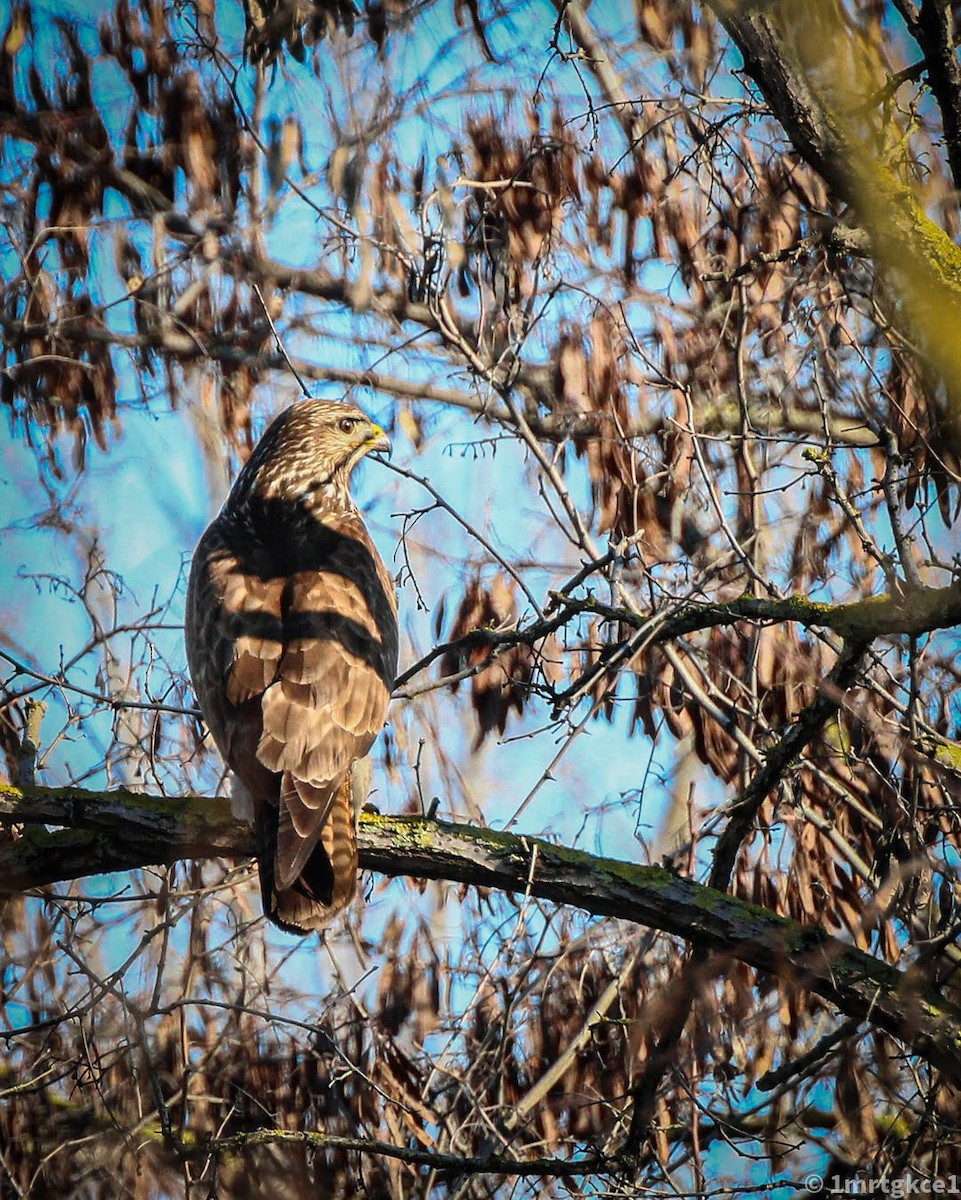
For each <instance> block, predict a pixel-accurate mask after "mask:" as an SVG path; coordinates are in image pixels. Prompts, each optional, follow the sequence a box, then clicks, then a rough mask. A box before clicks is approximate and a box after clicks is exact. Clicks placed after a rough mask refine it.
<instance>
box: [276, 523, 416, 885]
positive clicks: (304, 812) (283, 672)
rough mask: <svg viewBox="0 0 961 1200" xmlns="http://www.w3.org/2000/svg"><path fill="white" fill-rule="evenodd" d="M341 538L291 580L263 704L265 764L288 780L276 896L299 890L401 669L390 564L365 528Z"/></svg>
mask: <svg viewBox="0 0 961 1200" xmlns="http://www.w3.org/2000/svg"><path fill="white" fill-rule="evenodd" d="M336 532H337V535H338V536H337V537H336V538H335V539H334V540H333V542H332V544H331V546H330V547H329V553H328V555H327V557H326V558H325V561H324V563H323V565H322V566H321V567H320V569H317V570H305V571H299V572H297V573H295V574H293V575H291V576H290V577H289V578H288V579H287V580H286V585H285V588H284V595H283V602H282V610H281V618H282V623H283V643H284V644H283V651H282V654H281V657H280V662H279V664H278V669H277V676H276V679H275V681H274V682H273V683H271V684H269V685H268V687H267V688H266V690H265V692H264V695H263V699H262V710H263V732H262V734H261V737H260V742H259V744H258V746H257V757H258V759H259V760H260V762H261V763H262V764H263V766H264V767H266V768H267V769H268V770H270V771H275V772H277V773H279V774H281V775H282V782H281V789H280V814H279V823H278V832H277V850H276V858H275V886H276V888H277V890H278V891H284V890H285V889H287V888H289V887H291V886H292V885H293V883H294V882H295V881H296V880H297V878H298V876H299V875H300V873H301V871H302V870H303V869H304V866H305V864H306V863H307V861H308V859H309V858H310V856H311V854H312V852H313V849H314V847H315V846H316V844H317V841H318V839H319V838H320V836H321V833H322V831H323V829H324V826H325V822H326V821H327V818H328V815H329V813H330V812H331V806H332V805H333V803H334V800H335V797H336V796H337V793H338V789H340V788H341V786H342V785H343V784H344V781H345V779H346V776H347V773H348V771H349V770H350V767H351V765H352V763H354V762H355V761H356V760H357V759H358V758H362V757H363V756H364V755H365V754H366V753H367V752H368V750H369V749H370V747H371V745H372V743H373V741H374V739H375V738H376V737H377V734H378V733H379V731H380V729H381V727H382V726H383V723H384V718H385V717H386V714H387V705H388V701H389V699H390V689H391V686H392V684H393V676H394V671H395V669H396V657H397V626H396V615H395V613H396V609H395V601H394V596H393V588H392V587H391V585H390V581H389V579H388V578H387V576H386V571H385V569H384V567H383V564H382V563H381V562H380V560H379V558H378V557H377V553H376V551H375V550H374V548H373V545H372V543H371V542H370V539H369V537H368V535H367V531H366V529H365V528H364V526H363V524H362V523H361V522H360V520H359V518H357V519H356V520H355V521H354V522H351V523H349V524H348V523H347V519H345V520H344V521H343V522H342V528H341V529H339V530H337V531H336ZM351 869H352V871H353V873H354V874H356V863H354V865H353V867H352V868H351Z"/></svg>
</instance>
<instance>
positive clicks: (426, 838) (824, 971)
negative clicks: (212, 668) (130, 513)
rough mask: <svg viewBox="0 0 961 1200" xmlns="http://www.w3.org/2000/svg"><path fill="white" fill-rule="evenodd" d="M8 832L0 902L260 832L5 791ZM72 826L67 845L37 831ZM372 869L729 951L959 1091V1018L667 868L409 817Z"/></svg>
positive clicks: (194, 814)
mask: <svg viewBox="0 0 961 1200" xmlns="http://www.w3.org/2000/svg"><path fill="white" fill-rule="evenodd" d="M0 822H2V823H7V824H11V825H13V824H23V825H25V826H26V827H27V828H26V830H25V832H24V835H23V836H22V837H20V838H18V839H17V840H15V841H11V842H7V843H5V844H2V845H0V881H2V883H0V891H2V892H6V893H14V892H19V891H22V890H25V889H27V888H30V887H38V886H41V885H43V884H48V883H52V882H54V881H57V880H63V879H73V878H78V877H80V876H82V875H89V874H92V873H98V872H105V871H126V870H130V869H132V868H134V867H139V866H148V865H152V864H158V863H172V862H175V861H177V860H178V859H181V858H185V857H204V858H206V857H211V856H219V855H229V856H245V855H249V854H251V853H252V852H253V849H254V838H253V833H252V830H251V829H250V828H249V827H248V826H247V825H246V824H244V823H242V822H239V821H238V820H237V819H236V818H235V817H234V816H233V815H232V814H231V811H230V804H229V802H228V801H226V800H222V799H214V800H211V799H204V798H201V797H196V796H186V797H167V796H145V795H134V794H132V793H129V792H103V793H98V792H88V791H84V790H82V789H79V788H34V789H30V790H29V791H28V792H25V791H22V790H21V789H19V788H14V787H11V786H9V785H5V786H2V787H0ZM46 824H51V825H62V826H64V827H65V828H64V830H63V832H48V831H46V830H43V829H42V828H38V826H40V827H42V826H43V825H46ZM360 856H361V866H362V867H364V868H366V869H368V870H373V871H378V872H380V873H382V874H384V875H389V876H399V875H409V876H415V877H419V878H428V879H444V880H448V881H450V882H454V883H466V884H470V885H472V886H475V887H492V888H497V889H499V890H502V891H506V892H519V893H523V892H525V891H529V893H530V894H531V895H533V896H536V897H538V898H540V899H544V900H550V901H554V902H556V903H559V904H568V905H574V906H576V907H579V908H583V909H585V910H586V911H588V912H590V913H593V914H594V915H595V916H599V917H616V918H619V919H621V920H626V921H633V922H636V923H638V924H641V925H647V926H650V927H652V928H655V929H661V930H663V931H664V932H666V933H669V934H672V935H674V936H676V937H680V938H684V939H685V940H687V941H689V942H691V943H692V944H694V945H695V946H698V947H700V948H703V949H707V950H713V951H719V952H721V953H724V954H728V955H730V956H731V957H732V958H735V959H738V960H740V961H742V962H744V963H747V964H748V965H750V966H752V967H754V968H756V969H757V970H759V971H764V972H768V973H770V974H773V975H776V976H780V977H782V978H785V979H789V980H791V982H792V983H793V984H794V985H795V986H803V987H806V988H809V989H810V990H812V991H814V992H817V993H818V994H819V995H821V996H823V997H825V998H826V999H827V1000H830V1001H831V1002H832V1003H833V1004H834V1005H836V1006H837V1008H839V1009H840V1010H841V1011H842V1012H843V1013H844V1014H845V1015H846V1016H849V1017H854V1018H857V1019H863V1020H867V1021H870V1022H871V1023H873V1024H874V1025H877V1026H878V1027H880V1028H882V1029H884V1030H886V1031H887V1032H888V1033H890V1034H893V1035H894V1036H895V1037H898V1038H900V1039H901V1040H902V1041H904V1042H905V1043H906V1044H907V1045H908V1046H909V1047H910V1049H911V1051H912V1052H913V1053H915V1054H917V1055H919V1056H920V1057H922V1058H924V1059H926V1060H927V1061H928V1062H930V1063H931V1064H932V1065H933V1066H935V1067H937V1068H938V1069H939V1070H940V1071H942V1072H943V1073H944V1074H945V1075H946V1076H947V1077H948V1078H949V1079H951V1080H952V1081H953V1082H955V1083H959V1084H961V1009H959V1008H958V1007H956V1006H955V1005H954V1004H952V1003H950V1002H949V1001H946V1000H944V999H943V998H942V997H941V996H940V995H938V994H937V993H936V992H935V991H934V990H933V989H931V988H930V987H929V986H928V985H927V983H926V982H925V981H924V980H923V979H921V978H919V977H913V978H912V977H909V976H908V975H906V974H905V973H902V972H900V971H897V970H896V969H895V968H894V967H891V966H889V965H888V964H886V963H884V962H881V961H880V960H878V959H876V958H873V957H871V956H870V955H868V954H864V953H862V952H861V951H859V950H856V949H854V948H853V947H851V946H848V945H846V944H845V943H843V942H841V941H840V940H838V939H836V938H833V937H830V936H829V935H828V934H826V933H825V932H824V931H823V930H822V929H820V928H819V927H817V926H803V925H801V924H799V923H798V922H796V921H792V920H788V919H786V918H784V917H779V916H777V915H776V914H775V913H773V912H770V911H769V910H767V909H765V908H761V907H759V906H758V905H754V904H749V903H747V902H746V901H743V900H739V899H737V898H735V897H734V896H731V895H728V894H726V893H723V892H718V891H714V890H712V889H710V888H706V887H702V886H701V885H699V884H697V883H695V882H693V881H692V880H690V879H683V878H680V877H679V876H677V875H674V874H672V873H671V872H670V871H667V870H664V869H663V868H661V867H644V866H637V865H633V864H630V863H625V862H619V861H616V860H614V859H604V858H597V857H595V856H594V855H590V854H585V853H583V852H581V851H578V850H573V849H570V848H567V847H564V846H555V845H552V844H551V843H549V842H545V841H542V840H541V839H538V838H530V837H519V836H515V835H513V834H508V833H499V832H495V831H494V830H489V829H476V828H472V827H470V826H467V825H454V824H449V823H446V822H442V821H432V820H427V819H423V818H412V817H385V816H377V815H364V816H362V818H361V822H360Z"/></svg>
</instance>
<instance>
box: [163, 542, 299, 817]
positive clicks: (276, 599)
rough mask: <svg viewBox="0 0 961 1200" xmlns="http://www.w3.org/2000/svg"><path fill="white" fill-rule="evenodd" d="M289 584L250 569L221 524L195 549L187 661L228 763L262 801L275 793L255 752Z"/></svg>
mask: <svg viewBox="0 0 961 1200" xmlns="http://www.w3.org/2000/svg"><path fill="white" fill-rule="evenodd" d="M284 584H285V581H284V580H283V579H279V578H278V579H264V578H262V577H261V576H260V575H259V574H258V573H257V572H256V571H255V570H253V569H250V568H245V566H244V565H242V563H241V560H240V559H239V558H238V556H237V554H236V553H235V549H234V547H233V544H232V539H231V537H230V535H229V532H228V531H225V530H224V529H223V528H222V526H221V523H220V521H219V520H218V521H215V522H213V524H212V525H211V526H210V527H209V528H208V530H207V532H206V533H205V534H204V536H203V538H202V539H201V541H200V544H199V545H198V547H197V550H196V552H195V554H194V559H193V564H192V566H191V572H190V581H189V584H188V587H187V608H186V620H185V635H186V643H187V660H188V663H189V666H190V675H191V679H192V680H193V685H194V691H195V692H196V693H197V699H198V701H199V702H200V708H201V711H202V712H203V714H204V717H205V719H206V721H207V724H208V726H209V728H210V732H211V733H212V735H213V738H214V741H215V742H216V743H217V746H218V748H219V750H220V752H221V754H222V755H223V758H224V761H225V762H226V763H227V765H228V766H229V767H230V768H231V770H232V771H234V772H235V774H236V775H237V776H238V777H239V778H240V780H241V781H242V782H243V783H244V784H245V785H246V787H247V788H248V789H249V791H250V792H251V794H252V795H253V796H255V797H261V798H268V797H270V796H271V795H272V794H273V795H274V796H276V791H277V788H276V783H275V782H274V781H273V780H272V779H271V777H270V776H269V774H268V772H267V771H266V770H265V768H264V765H263V764H262V763H261V762H260V761H259V759H258V758H257V753H256V750H257V745H258V743H259V741H260V737H261V734H262V731H263V716H262V712H261V702H260V701H261V696H262V695H263V693H264V691H265V690H266V689H267V688H268V687H269V686H270V685H271V684H272V683H273V682H274V681H275V680H276V679H277V676H278V670H279V668H280V661H281V657H282V654H283V648H284V647H283V639H284V634H283V622H282V619H281V610H282V602H283V591H284ZM275 802H276V801H275Z"/></svg>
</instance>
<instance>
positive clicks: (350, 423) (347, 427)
mask: <svg viewBox="0 0 961 1200" xmlns="http://www.w3.org/2000/svg"><path fill="white" fill-rule="evenodd" d="M356 424H357V419H356V417H341V418H340V420H339V421H338V422H337V428H338V429H339V430H340V432H341V433H350V432H352V430H353V428H354V426H355V425H356Z"/></svg>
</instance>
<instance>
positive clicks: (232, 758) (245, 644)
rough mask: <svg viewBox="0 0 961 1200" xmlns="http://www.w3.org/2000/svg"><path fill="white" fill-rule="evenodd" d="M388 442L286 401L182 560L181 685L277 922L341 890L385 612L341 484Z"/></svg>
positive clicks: (393, 621)
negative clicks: (184, 675) (191, 695)
mask: <svg viewBox="0 0 961 1200" xmlns="http://www.w3.org/2000/svg"><path fill="white" fill-rule="evenodd" d="M389 447H390V443H389V442H388V440H387V438H386V435H385V434H384V432H383V430H381V429H380V428H379V426H377V425H375V424H374V423H373V422H372V421H370V420H369V418H368V417H366V416H365V415H364V414H363V413H362V412H361V411H360V409H357V408H354V407H353V406H352V405H345V404H337V403H332V402H329V401H322V400H306V401H303V402H301V403H299V404H295V405H294V406H293V407H292V408H289V409H287V410H286V411H285V412H283V413H281V414H280V416H278V417H277V418H276V420H275V421H274V422H273V424H272V425H271V426H270V427H269V429H268V430H267V431H266V433H265V434H264V436H263V437H262V438H261V440H260V442H259V443H258V444H257V447H256V448H255V450H254V452H253V454H252V455H251V457H250V460H249V461H248V463H247V465H246V466H245V467H244V469H243V471H242V472H241V473H240V475H239V476H238V477H237V480H236V482H235V483H234V486H233V488H232V490H231V492H230V495H229V496H228V498H227V501H226V503H225V504H224V507H223V508H222V509H221V511H220V514H219V515H218V516H217V518H216V520H214V521H213V523H212V524H211V525H210V527H209V528H208V529H207V531H206V533H205V534H204V535H203V537H202V538H201V540H200V544H199V545H198V547H197V550H196V553H195V554H194V558H193V563H192V566H191V571H190V581H189V584H188V587H187V612H186V638H187V658H188V662H189V664H190V674H191V678H192V680H193V684H194V690H195V691H196V693H197V699H198V701H199V703H200V709H201V711H202V713H203V715H204V719H205V720H206V722H207V724H208V726H209V728H210V732H211V733H212V734H213V737H214V741H215V742H216V743H217V746H218V748H219V749H220V752H221V754H222V755H223V757H224V759H225V761H226V762H227V764H228V766H229V767H230V768H231V770H232V771H233V772H234V773H235V775H236V777H237V779H238V780H239V781H240V783H241V784H242V785H243V788H244V789H245V790H246V791H247V792H249V794H250V796H251V797H252V799H253V803H254V812H255V817H256V822H257V830H258V842H259V853H258V858H259V862H260V881H261V891H262V894H263V900H264V911H265V912H266V913H267V915H268V916H269V917H270V918H271V919H272V920H273V921H275V922H276V923H277V924H278V925H280V926H282V927H283V928H286V929H292V930H296V931H307V930H311V929H320V928H323V926H324V925H326V924H327V923H328V922H329V921H330V919H331V918H332V917H333V916H334V915H335V914H336V913H337V912H338V911H340V909H342V908H343V907H344V905H346V904H348V903H349V902H350V900H351V899H352V897H353V895H354V891H355V889H356V884H357V835H356V823H355V822H356V809H357V806H358V805H359V804H360V803H362V802H363V800H364V799H366V794H367V787H368V784H367V783H366V782H365V778H364V777H365V775H366V777H367V778H368V779H369V763H364V762H362V761H361V760H364V759H365V756H366V755H367V753H368V751H369V750H370V747H371V745H372V744H373V742H374V739H375V738H376V737H377V734H378V733H379V732H380V729H381V727H382V726H383V724H384V719H385V716H386V713H387V704H388V700H389V697H390V690H391V687H392V686H393V681H394V675H395V672H396V668H397V608H396V600H395V597H394V589H393V585H392V582H391V579H390V576H389V575H388V573H387V569H386V567H385V566H384V564H383V562H382V561H381V559H380V557H379V555H378V553H377V550H376V549H375V547H374V544H373V542H372V541H371V539H370V535H369V534H368V532H367V529H366V527H365V525H364V522H363V519H362V518H361V515H360V513H359V512H358V511H357V508H356V506H355V505H354V503H353V501H352V499H351V497H350V491H349V483H350V475H351V472H352V471H353V469H354V467H355V466H356V465H357V463H358V462H359V461H360V459H361V458H362V457H363V456H364V455H365V454H366V453H368V451H370V450H374V449H377V450H386V449H389ZM355 764H357V765H356V766H355ZM365 768H366V770H365Z"/></svg>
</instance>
